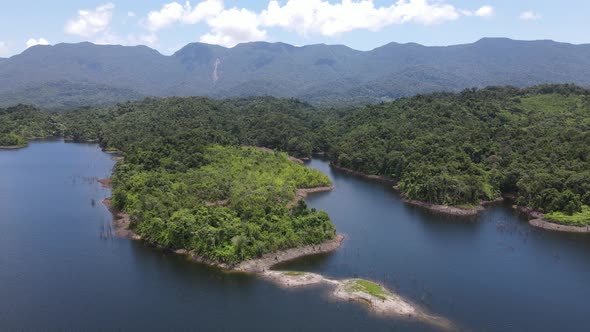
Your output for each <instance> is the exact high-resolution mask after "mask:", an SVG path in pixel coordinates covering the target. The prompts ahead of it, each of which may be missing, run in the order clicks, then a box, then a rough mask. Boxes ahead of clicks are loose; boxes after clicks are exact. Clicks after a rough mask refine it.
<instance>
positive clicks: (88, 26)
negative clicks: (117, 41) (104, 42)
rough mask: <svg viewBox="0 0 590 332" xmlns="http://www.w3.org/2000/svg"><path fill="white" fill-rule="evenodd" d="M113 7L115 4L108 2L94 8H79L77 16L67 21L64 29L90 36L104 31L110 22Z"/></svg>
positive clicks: (75, 33) (82, 35) (71, 32)
mask: <svg viewBox="0 0 590 332" xmlns="http://www.w3.org/2000/svg"><path fill="white" fill-rule="evenodd" d="M114 8H115V5H114V4H112V3H110V2H109V3H107V4H104V5H100V6H98V7H96V8H95V9H94V10H87V9H82V10H79V11H78V17H76V18H74V19H71V20H70V21H68V22H67V24H66V27H65V31H66V32H67V33H69V34H72V35H78V36H81V37H91V36H95V35H96V34H98V33H101V32H105V31H107V30H108V28H109V25H110V24H111V20H112V18H113V9H114Z"/></svg>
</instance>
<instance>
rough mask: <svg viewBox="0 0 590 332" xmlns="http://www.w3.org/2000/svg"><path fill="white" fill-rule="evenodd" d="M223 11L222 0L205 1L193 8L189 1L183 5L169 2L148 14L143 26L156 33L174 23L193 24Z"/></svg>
mask: <svg viewBox="0 0 590 332" xmlns="http://www.w3.org/2000/svg"><path fill="white" fill-rule="evenodd" d="M223 9H224V5H223V1H222V0H205V1H202V2H200V3H198V4H197V5H196V6H194V7H193V6H192V5H191V3H190V2H189V1H187V2H185V4H184V5H181V4H179V3H178V2H171V3H167V4H165V5H164V6H163V7H162V8H161V9H160V10H158V11H151V12H149V13H148V16H147V19H146V21H145V25H146V27H147V28H148V29H149V30H151V31H157V30H160V29H162V28H165V27H167V26H169V25H172V24H174V23H185V24H195V23H199V22H201V21H203V20H205V19H207V18H210V17H215V16H217V15H219V14H221V13H222V12H223Z"/></svg>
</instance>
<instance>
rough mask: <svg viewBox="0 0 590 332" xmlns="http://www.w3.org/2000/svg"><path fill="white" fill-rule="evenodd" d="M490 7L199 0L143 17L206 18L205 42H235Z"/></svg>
mask: <svg viewBox="0 0 590 332" xmlns="http://www.w3.org/2000/svg"><path fill="white" fill-rule="evenodd" d="M493 15H494V8H493V7H491V6H483V7H480V8H479V9H477V10H474V11H470V10H463V9H459V8H457V7H455V6H453V5H451V4H448V3H446V2H444V0H391V4H390V5H385V6H376V5H375V4H374V2H373V1H372V0H340V1H339V2H334V1H328V0H285V1H278V0H271V1H269V2H268V5H267V7H266V8H265V9H263V10H262V11H260V12H254V11H250V10H248V9H245V8H238V7H233V8H229V9H228V8H225V6H224V3H223V1H222V0H203V1H201V2H198V3H197V4H196V5H191V2H190V1H186V2H185V3H184V5H182V4H180V3H178V2H170V3H167V4H165V5H164V6H162V8H161V9H160V10H158V11H151V12H149V13H148V15H147V18H146V19H145V20H144V21H143V25H144V26H145V27H146V28H147V29H148V30H150V31H152V32H156V31H158V30H160V29H162V28H165V27H167V26H170V25H173V24H178V23H182V24H196V23H199V22H205V23H206V24H207V25H208V26H209V28H210V31H209V32H208V33H206V34H205V35H203V36H201V38H200V40H201V41H202V42H206V43H212V44H220V45H224V46H234V45H235V44H237V43H240V42H245V41H254V40H265V39H266V38H267V31H266V29H267V28H281V29H284V30H288V31H294V32H296V33H298V34H300V35H303V36H308V35H321V36H328V37H329V36H336V35H339V34H342V33H346V32H349V31H353V30H358V29H364V30H370V31H377V30H379V29H382V28H384V27H386V26H389V25H392V24H406V23H415V24H421V25H435V24H441V23H444V22H448V21H454V20H457V19H459V18H460V17H462V16H479V17H489V16H493Z"/></svg>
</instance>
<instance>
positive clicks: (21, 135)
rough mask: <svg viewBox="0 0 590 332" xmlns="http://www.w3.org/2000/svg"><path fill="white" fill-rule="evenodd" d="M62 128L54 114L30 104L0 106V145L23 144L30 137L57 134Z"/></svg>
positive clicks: (59, 133)
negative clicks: (3, 107) (2, 107)
mask: <svg viewBox="0 0 590 332" xmlns="http://www.w3.org/2000/svg"><path fill="white" fill-rule="evenodd" d="M62 128H63V126H62V125H61V124H60V122H59V119H58V117H57V116H56V115H53V114H49V113H46V112H42V111H40V110H38V109H35V108H33V107H30V106H25V105H18V106H15V107H9V108H6V109H1V108H0V146H13V147H16V146H25V145H26V144H27V142H28V140H29V139H32V138H44V137H49V136H59V135H61V134H62Z"/></svg>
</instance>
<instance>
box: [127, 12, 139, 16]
mask: <svg viewBox="0 0 590 332" xmlns="http://www.w3.org/2000/svg"><path fill="white" fill-rule="evenodd" d="M135 16H137V15H136V14H135V13H134V12H127V17H135Z"/></svg>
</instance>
